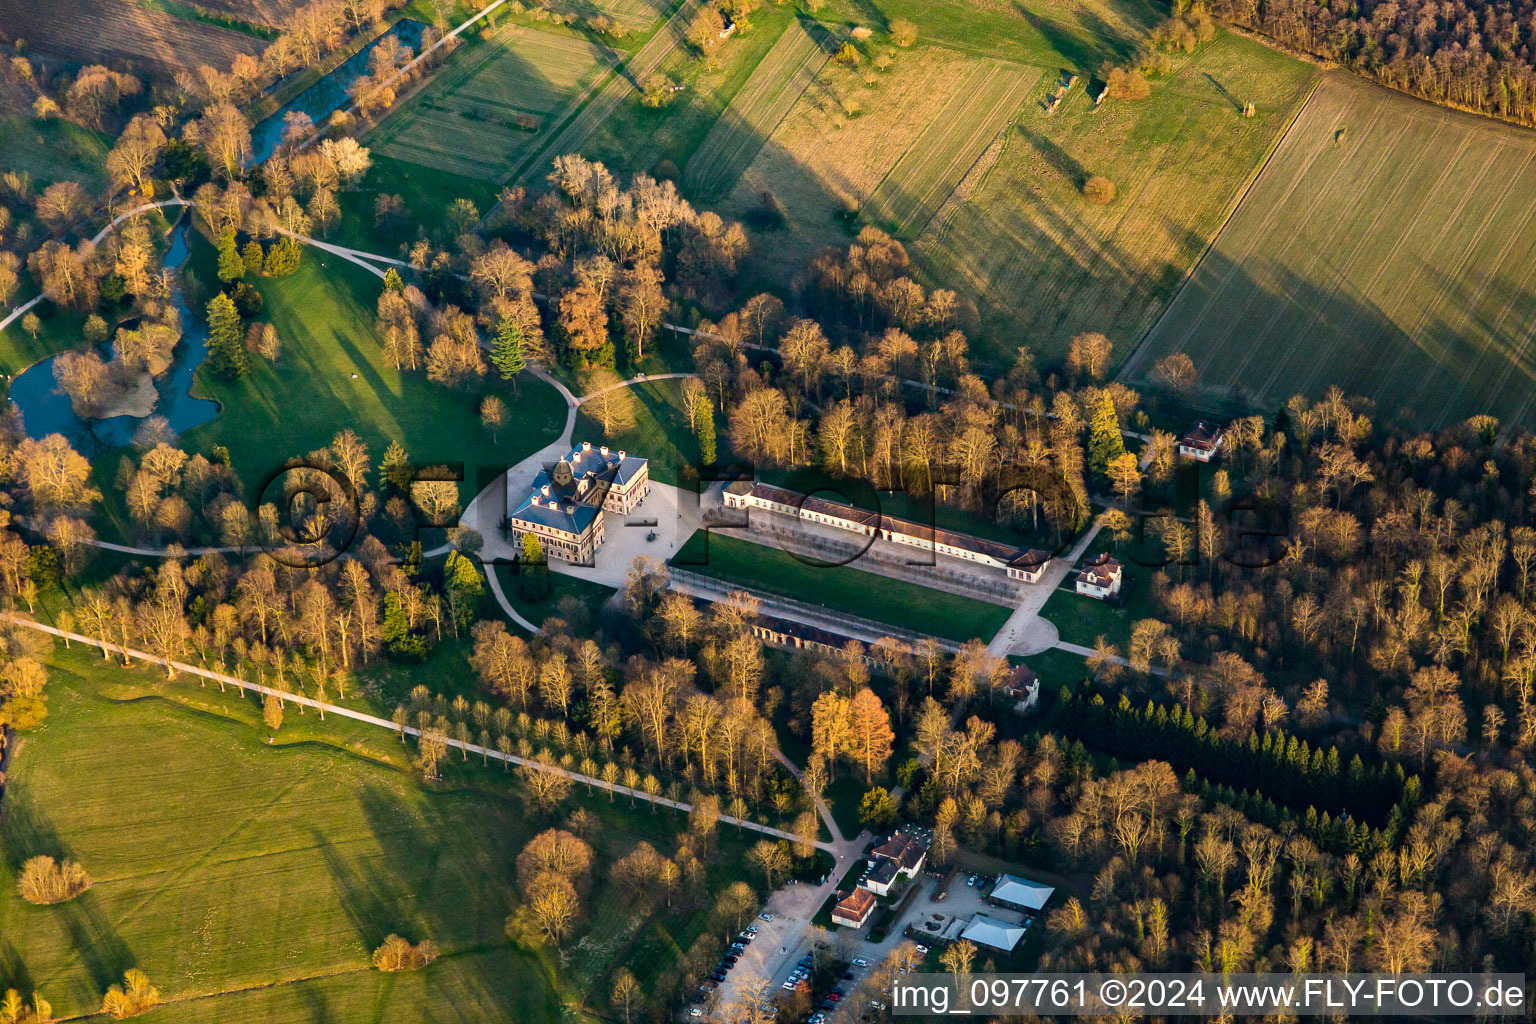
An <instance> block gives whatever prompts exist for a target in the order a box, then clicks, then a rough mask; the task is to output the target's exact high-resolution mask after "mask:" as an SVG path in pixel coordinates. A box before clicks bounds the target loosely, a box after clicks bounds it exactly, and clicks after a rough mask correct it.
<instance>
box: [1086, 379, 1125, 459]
mask: <svg viewBox="0 0 1536 1024" xmlns="http://www.w3.org/2000/svg"><path fill="white" fill-rule="evenodd" d="M1124 454H1125V439H1124V438H1122V437H1121V436H1120V420H1119V418H1118V417H1117V416H1116V415H1115V403H1114V402H1112V401H1111V400H1110V397H1109V394H1108V393H1107V392H1106V393H1105V394H1104V395H1103V396H1102V397H1101V398H1100V399H1099V405H1098V407H1097V408H1096V409H1094V410H1093V419H1092V420H1091V421H1090V422H1089V424H1088V468H1089V470H1091V471H1092V472H1094V473H1096V474H1098V475H1099V476H1104V475H1105V474H1106V473H1108V472H1109V464H1110V463H1111V462H1113V461H1114V460H1115V459H1116V458H1118V457H1120V456H1121V455H1124Z"/></svg>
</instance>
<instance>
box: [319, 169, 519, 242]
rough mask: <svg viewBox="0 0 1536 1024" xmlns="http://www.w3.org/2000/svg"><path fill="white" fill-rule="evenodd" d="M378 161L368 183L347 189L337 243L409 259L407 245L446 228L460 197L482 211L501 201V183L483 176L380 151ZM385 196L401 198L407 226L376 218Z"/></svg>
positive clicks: (331, 238) (331, 239) (341, 198)
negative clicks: (389, 227) (386, 224)
mask: <svg viewBox="0 0 1536 1024" xmlns="http://www.w3.org/2000/svg"><path fill="white" fill-rule="evenodd" d="M372 156H373V165H372V166H371V167H370V168H369V169H368V174H367V176H366V177H365V178H364V180H363V186H362V187H361V188H359V189H356V190H354V191H350V192H342V193H341V194H340V195H339V196H338V197H337V198H338V200H339V201H340V204H341V219H340V220H339V221H338V222H337V223H336V225H335V227H334V228H333V229H332V231H331V234H330V236H329V237H328V238H327V239H326V241H329V242H335V243H336V244H337V245H345V246H349V247H351V248H353V249H361V250H363V251H364V252H373V253H379V254H381V255H384V256H393V257H396V258H399V259H404V258H405V257H404V255H403V254H402V253H401V250H402V249H403V248H406V247H408V246H409V245H410V243H411V242H413V241H415V239H416V238H417V233H418V232H419V231H422V230H425V231H426V232H427V233H428V234H431V233H432V231H434V230H435V229H437V228H438V227H443V228H444V230H445V231H448V230H451V229H449V228H447V226H446V223H445V222H446V217H447V213H448V208H449V206H451V205H452V204H453V201H454V200H455V199H468V200H469V201H470V202H472V203H474V204H475V208H476V209H477V210H479V211H480V212H481V213H482V214H483V213H485V212H487V211H488V210H490V208H491V207H492V206H493V205H494V204H495V202H496V186H495V185H493V184H491V183H490V182H487V181H481V180H479V179H477V178H466V177H464V176H463V175H459V174H453V173H451V172H449V171H443V170H438V169H436V168H431V167H423V166H421V165H420V164H413V163H410V162H408V161H405V160H394V159H391V158H390V157H387V156H385V155H384V154H382V153H378V152H375V153H373V154H372ZM380 194H385V195H396V196H399V197H400V199H401V201H402V203H403V205H404V206H405V210H406V213H407V215H408V217H409V220H408V221H407V222H406V223H405V224H404V225H402V227H401V228H399V229H398V230H394V231H385V230H384V229H382V228H380V227H378V226H377V225H376V224H375V223H374V220H373V206H374V200H376V199H377V198H378V196H379V195H380Z"/></svg>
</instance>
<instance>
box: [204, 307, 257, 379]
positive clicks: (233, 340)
mask: <svg viewBox="0 0 1536 1024" xmlns="http://www.w3.org/2000/svg"><path fill="white" fill-rule="evenodd" d="M208 358H209V359H211V360H212V361H213V369H214V372H215V373H218V374H222V375H223V376H225V377H239V376H241V375H242V374H244V373H246V372H247V371H249V370H250V368H251V357H250V353H248V352H247V351H246V350H245V325H244V324H243V323H241V320H240V313H239V311H238V310H236V309H235V304H234V302H233V301H232V300H231V299H230V297H229V296H228V295H225V294H224V293H223V292H219V294H217V295H215V296H214V297H213V299H212V300H210V301H209V303H208Z"/></svg>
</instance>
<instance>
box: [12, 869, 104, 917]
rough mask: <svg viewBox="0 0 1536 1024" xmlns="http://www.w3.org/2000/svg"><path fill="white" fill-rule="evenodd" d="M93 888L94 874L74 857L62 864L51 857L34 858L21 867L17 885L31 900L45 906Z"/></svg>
mask: <svg viewBox="0 0 1536 1024" xmlns="http://www.w3.org/2000/svg"><path fill="white" fill-rule="evenodd" d="M90 887H91V877H90V876H89V875H87V874H86V873H85V869H84V868H83V867H81V866H80V865H79V864H78V863H77V862H75V861H72V860H67V861H64V862H63V863H62V864H60V863H58V862H57V861H55V860H54V859H53V858H52V857H33V858H32V859H30V860H28V861H27V862H26V863H25V864H23V865H22V866H21V878H20V880H19V881H18V882H17V884H16V888H17V889H18V890H19V891H20V893H21V898H22V899H24V900H26V901H27V902H28V903H35V904H37V905H39V906H46V905H48V904H51V903H63V902H64V901H65V900H72V899H74V898H75V897H76V896H79V895H80V894H81V893H83V892H85V890H87V889H89V888H90Z"/></svg>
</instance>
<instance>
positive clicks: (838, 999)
mask: <svg viewBox="0 0 1536 1024" xmlns="http://www.w3.org/2000/svg"><path fill="white" fill-rule="evenodd" d="M827 998H828V999H830V1000H832V1001H833V1002H834V1003H840V1002H842V1001H843V997H842V996H840V995H838V994H837V993H836V992H833V993H831V994H830V995H828V996H827Z"/></svg>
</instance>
